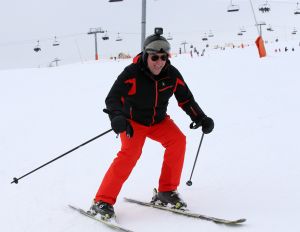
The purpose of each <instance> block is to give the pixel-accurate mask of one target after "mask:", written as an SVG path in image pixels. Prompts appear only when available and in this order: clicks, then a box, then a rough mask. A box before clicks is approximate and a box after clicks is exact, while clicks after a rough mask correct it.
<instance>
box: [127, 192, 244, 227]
mask: <svg viewBox="0 0 300 232" xmlns="http://www.w3.org/2000/svg"><path fill="white" fill-rule="evenodd" d="M124 200H125V201H126V202H129V203H135V204H138V205H142V206H147V207H152V208H155V209H161V210H165V211H169V212H172V213H176V214H179V215H183V216H187V217H193V218H198V219H203V220H207V221H212V222H215V223H220V224H226V225H236V224H240V223H243V222H245V221H246V219H244V218H241V219H237V220H227V219H221V218H215V217H210V216H206V215H203V214H198V213H193V212H190V211H189V210H188V209H175V208H171V207H167V206H162V205H159V204H155V203H150V202H149V203H148V202H144V201H139V200H135V199H130V198H126V197H125V198H124Z"/></svg>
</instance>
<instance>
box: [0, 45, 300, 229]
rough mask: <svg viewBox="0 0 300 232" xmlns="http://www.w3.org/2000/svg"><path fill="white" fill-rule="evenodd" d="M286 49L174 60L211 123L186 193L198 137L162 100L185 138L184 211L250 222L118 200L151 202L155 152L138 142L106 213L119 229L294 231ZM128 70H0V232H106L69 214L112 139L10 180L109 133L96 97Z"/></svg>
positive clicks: (292, 91)
mask: <svg viewBox="0 0 300 232" xmlns="http://www.w3.org/2000/svg"><path fill="white" fill-rule="evenodd" d="M289 47H292V45H289ZM295 48H296V49H295V51H294V52H292V51H291V50H289V51H288V52H281V53H275V52H271V53H270V55H269V56H268V57H267V58H264V59H259V58H258V55H257V51H256V48H255V47H253V46H251V47H246V48H244V49H227V50H225V51H222V52H221V51H220V50H211V51H210V52H208V53H206V55H205V56H204V57H195V56H194V58H193V59H192V58H190V57H189V56H187V55H186V56H185V55H183V56H180V57H174V58H172V63H173V64H174V65H175V66H176V67H178V69H179V70H180V71H181V72H182V74H183V76H184V78H185V80H186V82H187V83H188V84H189V86H190V88H191V90H192V92H193V93H194V95H195V98H196V99H197V101H198V103H199V105H200V106H201V107H202V108H203V109H204V110H205V112H206V113H207V114H208V115H209V116H211V117H212V118H213V119H214V120H215V124H216V127H215V130H214V132H213V133H211V134H209V135H207V136H205V137H204V141H203V144H202V148H201V151H200V154H199V158H198V163H197V166H196V170H195V172H194V176H193V185H192V186H191V187H188V186H186V185H185V182H186V181H187V180H188V178H189V175H190V172H191V168H192V165H193V161H194V158H195V155H196V150H197V147H198V144H199V140H200V138H201V130H190V129H189V123H190V120H189V117H188V116H187V115H185V113H184V112H183V111H182V110H181V109H180V108H179V107H178V106H177V103H176V101H175V100H174V99H173V100H172V101H171V102H170V108H169V111H168V113H169V114H170V115H171V117H172V118H173V119H174V120H175V122H176V123H177V124H178V125H179V126H180V128H181V129H182V130H183V131H184V133H185V134H186V136H187V153H186V161H185V165H184V171H183V175H182V183H181V186H180V188H179V192H180V193H181V194H182V196H183V198H184V199H185V200H186V201H187V203H188V205H189V208H190V209H191V210H192V211H196V212H199V213H203V214H208V215H212V216H216V217H224V218H237V217H245V218H247V220H248V221H247V222H246V223H245V224H244V225H243V226H240V227H235V228H232V227H225V226H221V225H216V224H213V223H211V222H206V221H201V220H195V219H191V218H184V217H180V216H177V215H172V214H169V213H167V212H160V211H157V210H155V209H150V208H143V207H140V206H136V205H131V204H129V203H126V202H124V201H123V200H122V198H123V197H124V196H127V197H133V198H137V199H141V200H145V201H147V200H150V198H151V195H152V189H153V187H156V186H157V182H158V177H159V174H160V168H161V162H162V155H163V149H162V147H161V146H160V145H159V144H157V143H155V142H153V141H151V140H147V141H146V144H145V147H144V149H143V155H142V157H141V159H140V160H139V162H138V164H137V166H136V168H135V169H134V171H133V173H132V175H131V176H130V178H129V179H128V181H127V182H126V183H125V185H124V188H123V189H122V191H121V194H120V196H119V199H118V201H117V203H116V205H115V210H116V213H117V216H118V220H119V222H120V223H121V224H122V225H124V226H126V227H128V228H130V229H132V230H134V231H142V232H147V231H174V232H175V231H183V230H184V231H191V232H192V231H206V232H208V231H212V232H216V231H229V230H230V231H232V230H234V231H247V232H248V231H251V232H261V231H272V232H275V231H276V232H282V231H299V229H300V226H299V224H298V223H297V221H298V216H299V215H300V201H299V196H300V187H299V184H297V183H298V181H299V178H300V169H299V161H300V158H299V154H300V148H299V138H298V132H299V130H300V123H299V118H300V103H299V99H300V93H299V89H300V79H299V74H298V72H299V69H298V68H297V67H298V62H299V58H300V48H299V47H295ZM272 51H273V48H272ZM129 62H130V61H128V60H127V61H120V62H116V61H100V62H90V63H84V64H74V65H68V66H61V67H57V68H40V69H23V70H10V71H0V105H1V120H0V153H1V156H0V159H1V160H0V185H1V198H0V206H1V210H0V218H1V226H0V228H1V231H10V232H38V231H43V232H54V231H55V232H59V231H68V232H79V231H80V232H81V231H111V230H110V229H109V228H107V227H105V226H104V225H101V224H98V223H96V222H93V221H91V220H89V219H87V218H84V217H82V216H81V215H79V214H77V213H76V212H74V211H72V210H71V209H69V208H68V207H67V205H68V204H74V205H77V206H81V207H83V208H88V207H89V206H90V204H91V201H92V199H93V197H94V194H95V193H96V191H97V188H98V186H99V184H100V181H101V179H102V177H103V175H104V173H105V171H106V170H107V168H108V166H109V165H110V163H111V161H112V160H113V158H114V156H115V154H116V152H117V151H118V149H119V140H118V139H116V136H115V134H113V133H109V134H107V135H105V136H103V137H101V138H100V139H98V140H96V141H94V142H92V143H90V144H88V145H86V146H85V147H82V148H80V149H79V150H77V151H75V152H73V153H71V154H69V155H68V156H66V157H64V158H62V159H60V160H58V161H56V162H55V163H52V164H50V165H49V166H47V167H45V168H43V169H41V170H39V171H38V172H36V173H34V174H32V175H30V176H28V177H26V178H24V179H22V180H21V181H20V183H19V184H18V185H15V184H10V182H11V181H12V178H13V177H15V176H16V177H19V176H21V175H23V174H25V173H26V172H28V171H30V170H32V169H34V168H36V167H38V166H39V165H41V164H43V163H45V162H47V161H49V160H51V159H53V158H55V157H56V156H58V155H60V154H62V153H63V152H65V151H67V150H69V149H71V148H73V147H76V146H77V145H79V144H81V143H83V142H85V141H86V140H88V139H90V138H92V137H94V136H96V135H98V134H100V133H102V132H104V131H106V130H107V129H109V128H110V123H109V120H108V118H107V116H106V115H105V114H104V113H103V112H102V109H103V108H104V98H105V96H106V95H107V92H108V90H109V89H110V87H111V85H112V83H113V82H114V80H115V78H116V77H117V75H118V74H119V73H120V72H121V71H122V70H123V68H124V67H125V66H126V65H127V64H129Z"/></svg>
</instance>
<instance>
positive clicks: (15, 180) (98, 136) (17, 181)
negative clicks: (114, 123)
mask: <svg viewBox="0 0 300 232" xmlns="http://www.w3.org/2000/svg"><path fill="white" fill-rule="evenodd" d="M111 131H112V129H109V130H107V131H105V132H103V133H102V134H100V135H97V136H96V137H94V138H92V139H90V140H88V141H86V142H84V143H82V144H80V145H79V146H77V147H74V148H73V149H71V150H69V151H67V152H65V153H64V154H62V155H60V156H58V157H56V158H54V159H52V160H50V161H49V162H47V163H45V164H43V165H41V166H39V167H38V168H36V169H34V170H32V171H30V172H28V173H26V174H25V175H23V176H21V177H19V178H16V177H14V178H13V181H12V182H11V184H12V183H15V184H18V183H19V180H21V179H22V178H24V177H25V176H28V175H30V174H32V173H34V172H35V171H37V170H39V169H41V168H43V167H45V166H47V165H48V164H50V163H52V162H54V161H56V160H58V159H60V158H62V157H63V156H65V155H67V154H69V153H71V152H73V151H75V150H77V149H78V148H80V147H82V146H84V145H86V144H88V143H90V142H92V141H94V140H95V139H98V138H100V137H101V136H103V135H105V134H107V133H109V132H111Z"/></svg>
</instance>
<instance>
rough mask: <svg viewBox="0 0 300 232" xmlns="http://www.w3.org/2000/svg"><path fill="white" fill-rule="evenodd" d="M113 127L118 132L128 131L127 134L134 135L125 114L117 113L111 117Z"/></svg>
mask: <svg viewBox="0 0 300 232" xmlns="http://www.w3.org/2000/svg"><path fill="white" fill-rule="evenodd" d="M111 128H112V129H113V131H114V132H115V133H116V134H119V133H122V132H124V131H126V135H127V136H128V137H129V138H131V137H132V136H133V128H132V126H131V125H130V123H129V122H128V120H127V119H126V118H125V117H124V116H123V115H117V116H115V117H113V118H112V119H111Z"/></svg>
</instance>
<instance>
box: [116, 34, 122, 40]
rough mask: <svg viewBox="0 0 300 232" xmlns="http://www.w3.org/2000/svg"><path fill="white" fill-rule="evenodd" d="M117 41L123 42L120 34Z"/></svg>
mask: <svg viewBox="0 0 300 232" xmlns="http://www.w3.org/2000/svg"><path fill="white" fill-rule="evenodd" d="M116 41H122V38H121V36H120V33H119V32H118V36H117V38H116Z"/></svg>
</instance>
